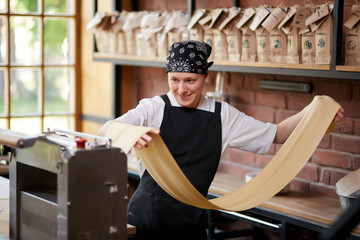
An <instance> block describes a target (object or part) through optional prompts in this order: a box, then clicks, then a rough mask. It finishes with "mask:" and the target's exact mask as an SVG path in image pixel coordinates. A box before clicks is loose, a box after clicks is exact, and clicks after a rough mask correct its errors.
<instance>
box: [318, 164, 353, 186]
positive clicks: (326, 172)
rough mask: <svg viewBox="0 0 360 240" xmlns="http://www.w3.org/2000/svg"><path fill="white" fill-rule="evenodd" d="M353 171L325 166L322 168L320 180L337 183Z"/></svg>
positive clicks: (331, 183) (332, 183)
mask: <svg viewBox="0 0 360 240" xmlns="http://www.w3.org/2000/svg"><path fill="white" fill-rule="evenodd" d="M350 172H351V171H346V170H341V169H336V168H323V169H321V174H320V182H323V183H325V184H327V185H335V184H336V183H337V182H338V181H339V180H340V179H341V178H343V177H345V176H346V175H348V174H349V173H350Z"/></svg>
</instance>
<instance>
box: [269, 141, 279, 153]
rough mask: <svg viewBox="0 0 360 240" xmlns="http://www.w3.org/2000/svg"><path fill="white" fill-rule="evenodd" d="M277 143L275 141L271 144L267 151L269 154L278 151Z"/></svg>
mask: <svg viewBox="0 0 360 240" xmlns="http://www.w3.org/2000/svg"><path fill="white" fill-rule="evenodd" d="M276 145H277V144H275V143H273V144H271V146H270V148H269V151H268V152H267V154H269V155H274V154H275V153H276V152H277V146H276Z"/></svg>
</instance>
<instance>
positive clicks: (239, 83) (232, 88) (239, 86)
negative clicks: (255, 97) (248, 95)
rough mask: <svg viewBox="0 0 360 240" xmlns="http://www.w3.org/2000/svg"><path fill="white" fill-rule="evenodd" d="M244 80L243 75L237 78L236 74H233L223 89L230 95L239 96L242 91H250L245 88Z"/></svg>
mask: <svg viewBox="0 0 360 240" xmlns="http://www.w3.org/2000/svg"><path fill="white" fill-rule="evenodd" d="M243 82H244V80H243V79H242V78H241V77H239V78H238V77H236V78H235V77H234V75H231V79H230V78H229V79H228V81H226V82H224V86H223V91H224V92H225V93H227V94H230V95H235V96H239V95H240V93H239V92H240V91H248V90H246V89H244V87H243ZM214 86H215V84H214Z"/></svg>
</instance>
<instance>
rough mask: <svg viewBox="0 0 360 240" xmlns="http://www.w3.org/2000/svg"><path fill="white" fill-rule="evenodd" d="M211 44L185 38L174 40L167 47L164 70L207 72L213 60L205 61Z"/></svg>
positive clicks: (209, 52)
mask: <svg viewBox="0 0 360 240" xmlns="http://www.w3.org/2000/svg"><path fill="white" fill-rule="evenodd" d="M211 49H212V48H211V46H210V45H208V44H207V43H204V42H198V41H194V40H186V41H181V42H176V43H174V44H173V45H171V47H170V48H169V55H168V57H167V61H166V72H167V73H168V72H187V73H199V74H207V73H208V68H209V67H211V65H212V64H213V62H207V59H208V57H209V56H210V54H211Z"/></svg>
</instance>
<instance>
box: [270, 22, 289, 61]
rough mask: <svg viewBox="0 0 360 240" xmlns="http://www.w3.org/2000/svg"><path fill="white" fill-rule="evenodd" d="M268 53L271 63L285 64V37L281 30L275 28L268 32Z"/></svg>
mask: <svg viewBox="0 0 360 240" xmlns="http://www.w3.org/2000/svg"><path fill="white" fill-rule="evenodd" d="M270 44H271V45H270V52H271V62H275V63H286V62H287V37H286V34H285V33H284V32H283V31H282V30H281V29H277V28H275V29H274V30H272V31H271V32H270Z"/></svg>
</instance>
